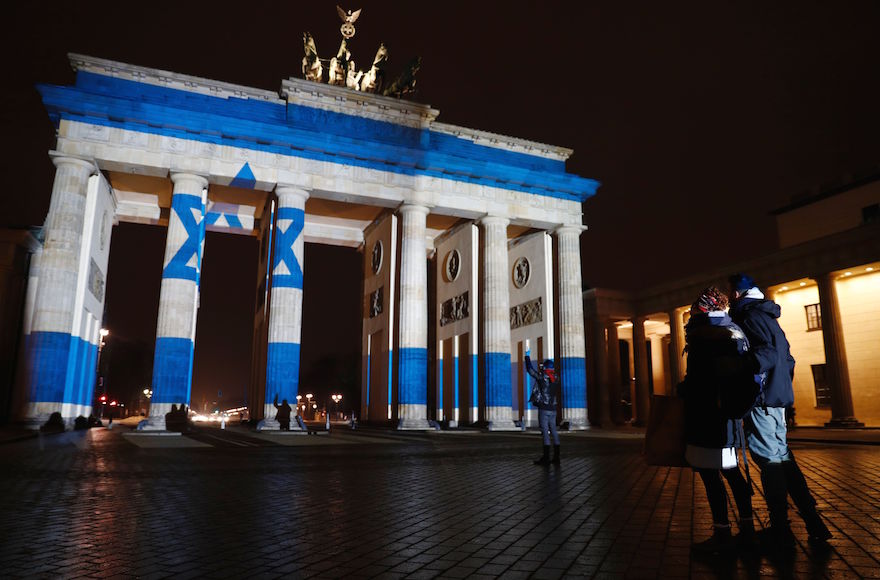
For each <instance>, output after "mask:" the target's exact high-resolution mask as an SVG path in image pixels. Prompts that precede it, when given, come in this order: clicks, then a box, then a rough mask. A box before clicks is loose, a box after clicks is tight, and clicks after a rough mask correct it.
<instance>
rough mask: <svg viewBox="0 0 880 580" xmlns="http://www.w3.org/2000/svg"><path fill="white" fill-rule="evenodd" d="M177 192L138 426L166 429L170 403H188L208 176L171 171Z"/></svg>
mask: <svg viewBox="0 0 880 580" xmlns="http://www.w3.org/2000/svg"><path fill="white" fill-rule="evenodd" d="M171 181H172V182H174V193H173V196H172V198H171V212H170V214H169V217H168V234H167V237H166V240H165V262H164V267H163V269H162V286H161V289H160V290H159V319H158V323H157V326H156V350H155V355H154V358H153V396H152V399H151V400H150V416H149V417H148V418H147V419H146V420H144V421H141V423H140V425H138V429H140V430H145V431H164V430H165V414H166V413H167V412H168V411H170V410H171V405H177V406H178V407H179V406H180V405H189V398H190V391H191V389H192V369H193V354H194V351H195V335H196V311H197V310H198V301H199V278H200V275H201V269H202V253H203V248H204V241H205V202H206V199H205V195H204V194H203V191H204V189H205V188H206V187H207V186H208V180H206V179H205V178H204V177H201V176H199V175H193V174H191V173H172V174H171Z"/></svg>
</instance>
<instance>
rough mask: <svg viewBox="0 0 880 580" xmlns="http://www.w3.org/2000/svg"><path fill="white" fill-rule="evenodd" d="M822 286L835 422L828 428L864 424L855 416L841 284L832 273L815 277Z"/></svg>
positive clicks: (826, 352) (831, 422) (820, 289)
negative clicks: (839, 298) (838, 284)
mask: <svg viewBox="0 0 880 580" xmlns="http://www.w3.org/2000/svg"><path fill="white" fill-rule="evenodd" d="M813 278H814V279H815V280H816V282H817V284H818V286H819V305H820V308H821V309H822V341H823V342H824V343H825V378H826V380H827V381H828V386H829V387H830V388H831V421H829V422H828V423H825V426H826V427H838V428H841V427H864V423H860V422H859V421H858V420H857V419H856V417H855V411H854V409H853V400H852V388H851V387H850V383H849V365H848V364H847V361H846V346H845V345H844V342H843V325H842V324H841V321H840V304H839V302H838V300H837V285H836V283H835V279H834V278H835V276H834V274H832V273H826V274H821V275H819V276H813Z"/></svg>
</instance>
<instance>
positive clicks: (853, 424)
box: [825, 417, 865, 429]
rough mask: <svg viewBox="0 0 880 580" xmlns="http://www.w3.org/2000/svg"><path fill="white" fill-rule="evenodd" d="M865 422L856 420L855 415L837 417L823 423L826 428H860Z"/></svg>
mask: <svg viewBox="0 0 880 580" xmlns="http://www.w3.org/2000/svg"><path fill="white" fill-rule="evenodd" d="M864 426H865V424H864V423H861V422H859V421H858V420H856V418H855V417H839V418H837V419H831V420H830V421H828V422H827V423H825V428H826V429H861V428H862V427H864Z"/></svg>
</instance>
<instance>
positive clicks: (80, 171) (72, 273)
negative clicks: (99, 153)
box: [24, 156, 96, 425]
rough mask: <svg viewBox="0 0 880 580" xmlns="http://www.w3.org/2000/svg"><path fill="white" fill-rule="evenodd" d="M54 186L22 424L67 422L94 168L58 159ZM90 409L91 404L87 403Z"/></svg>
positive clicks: (69, 158)
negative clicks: (54, 416) (52, 418)
mask: <svg viewBox="0 0 880 580" xmlns="http://www.w3.org/2000/svg"><path fill="white" fill-rule="evenodd" d="M52 162H53V163H54V164H55V182H54V184H53V186H52V198H51V201H50V202H49V213H48V215H47V216H46V222H45V224H44V232H45V241H44V242H43V249H42V254H41V256H40V267H39V282H38V285H37V292H36V297H35V299H34V310H33V321H32V326H31V333H30V335H29V337H28V342H27V346H26V348H27V351H26V352H27V372H28V378H27V384H28V392H27V395H26V397H27V399H26V401H27V404H26V405H25V409H24V413H25V417H24V419H25V420H26V421H27V422H28V423H31V424H34V425H36V424H39V423H44V422H45V421H46V420H47V419H48V418H49V415H50V414H51V413H53V412H56V411H58V412H61V413H62V416H64V418H65V419H66V420H69V419H72V417H70V416H69V413H65V412H64V409H63V407H65V406H68V405H69V404H70V403H72V401H67V400H65V387H66V386H67V384H68V382H69V381H70V380H71V378H72V377H71V376H70V375H71V373H72V368H71V365H69V362H70V360H71V357H74V358H75V357H76V352H75V351H76V349H77V348H78V346H79V345H78V343H79V342H82V341H81V339H79V338H78V337H77V336H75V335H74V334H73V332H74V328H73V320H74V310H75V304H76V289H77V276H78V274H79V272H78V270H79V261H80V250H81V246H82V243H83V239H82V237H83V227H84V224H85V217H86V216H85V211H86V196H87V193H88V183H89V177H90V176H91V175H92V173H93V172H95V170H96V169H95V166H94V165H93V164H91V163H89V162H87V161H83V160H81V159H74V158H72V157H62V156H57V157H54V158H53V159H52ZM90 403H91V402H90Z"/></svg>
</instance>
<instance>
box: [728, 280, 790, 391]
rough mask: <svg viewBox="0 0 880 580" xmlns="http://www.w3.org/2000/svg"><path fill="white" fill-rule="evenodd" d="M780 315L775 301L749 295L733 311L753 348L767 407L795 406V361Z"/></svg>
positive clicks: (756, 368)
mask: <svg viewBox="0 0 880 580" xmlns="http://www.w3.org/2000/svg"><path fill="white" fill-rule="evenodd" d="M750 292H751V291H750ZM780 314H782V308H780V307H779V305H778V304H776V303H775V302H773V301H772V300H766V299H764V298H751V297H749V296H748V294H746V296H744V297H742V298H740V299H739V300H737V301H736V302H734V303H733V304H732V305H731V307H730V315H731V317H732V318H733V320H734V322H736V323H737V324H738V325H739V326H740V327H741V328H742V329H743V332H745V333H746V336H747V337H748V339H749V343H750V344H751V356H752V360H753V364H754V372H755V374H756V375H761V377H762V379H763V390H764V393H763V398H764V405H766V406H767V407H787V406H789V405H791V404H792V403H794V390H793V389H792V386H791V381H792V378H793V377H794V357H793V356H791V348H790V346H789V344H788V339H786V338H785V333H784V332H782V328H781V327H780V326H779V322H778V321H777V319H778V318H779V316H780Z"/></svg>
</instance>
